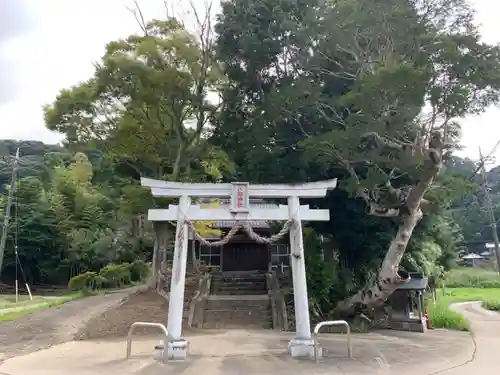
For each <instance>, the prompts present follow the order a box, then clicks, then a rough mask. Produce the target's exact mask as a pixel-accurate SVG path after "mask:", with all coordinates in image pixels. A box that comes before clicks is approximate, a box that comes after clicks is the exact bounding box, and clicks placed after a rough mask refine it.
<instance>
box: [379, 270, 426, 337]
mask: <svg viewBox="0 0 500 375" xmlns="http://www.w3.org/2000/svg"><path fill="white" fill-rule="evenodd" d="M410 277H411V280H410V281H409V282H408V283H406V284H402V285H401V286H400V287H399V288H398V289H397V290H396V291H395V292H394V293H393V294H392V295H391V297H390V298H389V300H388V301H387V304H388V306H387V307H388V310H389V321H388V326H389V327H390V328H391V329H394V330H399V331H411V332H425V331H426V327H427V322H426V318H425V316H424V292H425V290H426V288H427V285H428V279H427V278H426V277H423V275H422V274H420V273H411V274H410Z"/></svg>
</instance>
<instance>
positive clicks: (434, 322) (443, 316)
mask: <svg viewBox="0 0 500 375" xmlns="http://www.w3.org/2000/svg"><path fill="white" fill-rule="evenodd" d="M427 313H428V315H429V320H430V323H431V327H434V328H446V329H454V330H457V331H469V322H467V320H466V319H465V318H464V317H463V316H462V314H460V313H458V312H456V311H453V310H452V309H450V308H449V306H448V304H447V303H446V302H438V303H436V304H435V305H434V304H433V303H431V304H429V306H428V307H427Z"/></svg>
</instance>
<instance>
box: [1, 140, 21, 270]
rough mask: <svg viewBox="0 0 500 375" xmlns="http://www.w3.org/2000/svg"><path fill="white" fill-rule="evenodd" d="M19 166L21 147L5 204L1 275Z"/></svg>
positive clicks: (15, 160) (13, 168) (17, 154)
mask: <svg viewBox="0 0 500 375" xmlns="http://www.w3.org/2000/svg"><path fill="white" fill-rule="evenodd" d="M18 166H19V148H18V149H17V150H16V157H15V159H14V163H13V165H12V177H11V180H10V190H9V195H8V197H7V204H6V205H5V216H4V219H3V227H2V237H1V238H0V275H1V274H2V267H3V258H4V255H5V244H6V242H7V234H8V232H9V221H10V211H11V207H12V197H13V195H14V189H15V187H16V178H17V169H18Z"/></svg>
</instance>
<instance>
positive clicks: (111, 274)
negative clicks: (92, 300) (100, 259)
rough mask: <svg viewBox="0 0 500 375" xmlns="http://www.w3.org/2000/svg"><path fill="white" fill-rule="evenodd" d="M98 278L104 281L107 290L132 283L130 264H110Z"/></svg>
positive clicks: (102, 270)
mask: <svg viewBox="0 0 500 375" xmlns="http://www.w3.org/2000/svg"><path fill="white" fill-rule="evenodd" d="M99 276H101V277H103V278H104V279H105V280H106V283H105V285H106V286H107V287H109V288H120V287H122V286H124V285H128V284H130V283H131V282H132V275H131V272H130V264H129V263H125V264H118V265H113V264H110V265H108V266H106V267H104V268H103V269H101V271H100V272H99Z"/></svg>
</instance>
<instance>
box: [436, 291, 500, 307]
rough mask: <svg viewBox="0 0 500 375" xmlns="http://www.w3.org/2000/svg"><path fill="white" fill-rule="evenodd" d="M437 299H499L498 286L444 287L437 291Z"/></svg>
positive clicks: (445, 300) (453, 300) (452, 300)
mask: <svg viewBox="0 0 500 375" xmlns="http://www.w3.org/2000/svg"><path fill="white" fill-rule="evenodd" d="M437 294H438V301H440V302H441V301H443V302H446V303H447V304H450V303H453V302H471V301H490V300H493V301H495V300H498V301H500V288H445V295H444V296H443V294H442V290H438V291H437Z"/></svg>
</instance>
